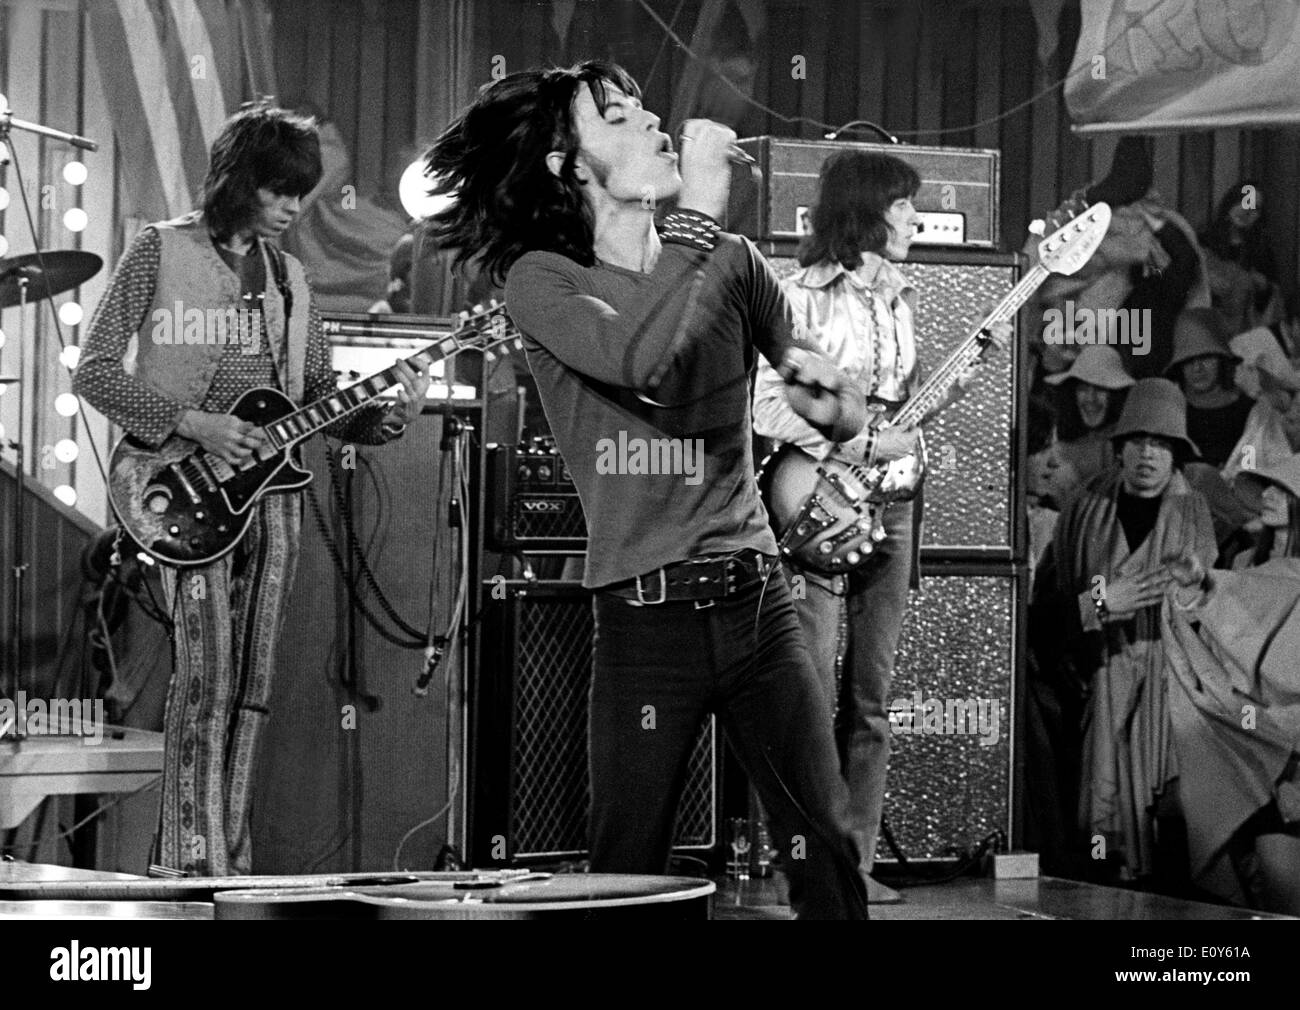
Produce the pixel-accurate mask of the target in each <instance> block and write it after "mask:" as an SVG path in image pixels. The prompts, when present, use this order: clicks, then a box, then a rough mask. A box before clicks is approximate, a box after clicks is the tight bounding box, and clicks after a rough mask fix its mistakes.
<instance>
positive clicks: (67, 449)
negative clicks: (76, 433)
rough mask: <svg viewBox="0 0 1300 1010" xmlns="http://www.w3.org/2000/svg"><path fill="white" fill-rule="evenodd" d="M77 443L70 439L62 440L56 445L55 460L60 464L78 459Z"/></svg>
mask: <svg viewBox="0 0 1300 1010" xmlns="http://www.w3.org/2000/svg"><path fill="white" fill-rule="evenodd" d="M77 452H78V450H77V443H76V442H74V441H72V439H70V438H61V439H59V441H57V442H56V443H54V458H55V459H57V460H58V461H59V462H60V463H71V462H72V461H73V460H74V459H76V458H77Z"/></svg>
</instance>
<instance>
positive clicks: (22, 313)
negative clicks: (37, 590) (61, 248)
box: [8, 274, 35, 740]
mask: <svg viewBox="0 0 1300 1010" xmlns="http://www.w3.org/2000/svg"><path fill="white" fill-rule="evenodd" d="M28 283H29V281H28V278H27V277H26V276H25V275H24V274H20V275H19V277H18V368H17V372H16V374H17V376H18V382H17V383H16V385H17V386H18V431H17V432H16V433H15V436H16V437H13V438H10V439H9V440H8V441H9V446H10V448H12V449H13V451H14V507H13V543H12V548H11V549H12V554H13V588H12V590H11V592H10V594H9V656H10V667H9V668H10V669H11V670H13V686H14V706H15V713H14V714H15V720H14V730H13V732H14V739H15V740H22V739H23V737H25V736H26V735H27V734H26V733H25V730H26V725H27V720H26V719H25V718H22V717H18V716H17V709H18V708H19V707H21V706H20V701H21V699H20V697H19V695H20V694H21V691H22V682H21V680H20V679H19V678H20V677H21V676H22V672H23V636H22V629H23V595H24V594H23V588H24V583H23V577H24V576H25V575H26V574H27V560H26V551H25V550H24V547H25V546H26V545H25V544H24V542H23V511H24V506H25V505H26V502H25V500H24V499H25V498H26V496H27V480H26V476H27V475H26V463H25V460H24V458H23V457H24V452H23V415H24V413H25V408H26V399H27V394H26V390H27V379H26V377H25V376H24V375H23V344H24V342H25V341H26V339H27V285H28ZM28 686H29V687H32V686H35V685H33V684H31V683H29V684H28Z"/></svg>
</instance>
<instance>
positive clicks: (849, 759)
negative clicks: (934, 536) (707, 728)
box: [791, 502, 912, 873]
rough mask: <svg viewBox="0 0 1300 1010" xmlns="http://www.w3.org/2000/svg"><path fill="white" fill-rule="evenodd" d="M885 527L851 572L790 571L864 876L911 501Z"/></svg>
mask: <svg viewBox="0 0 1300 1010" xmlns="http://www.w3.org/2000/svg"><path fill="white" fill-rule="evenodd" d="M884 523H885V532H886V534H887V535H886V537H885V539H884V540H882V541H880V543H878V544H877V545H876V548H875V551H874V552H873V553H872V555H871V557H870V559H869V560H868V561H867V563H866V564H865V565H863V566H862V567H861V568H860V569H858V570H856V571H853V572H850V573H848V574H846V575H834V576H822V575H818V574H816V573H814V572H802V573H801V572H798V569H796V568H791V572H792V573H797V574H802V575H803V577H804V580H805V584H804V594H803V595H802V597H801V598H799V599H797V600H796V601H795V609H796V611H797V612H798V614H799V620H800V623H801V624H802V626H803V633H804V640H805V641H806V642H807V643H808V651H809V652H810V653H811V654H812V657H813V665H814V667H815V668H816V670H817V673H818V674H819V675H820V677H821V678H822V684H823V686H824V688H825V690H826V694H827V697H828V698H829V699H832V701H831V709H834V712H835V719H834V721H835V726H836V737H837V740H838V743H839V747H840V754H841V759H842V761H841V768H842V769H843V774H844V780H845V782H847V783H848V787H849V823H850V825H851V827H852V829H853V837H854V839H855V840H856V841H857V843H858V848H859V850H861V853H862V870H863V872H864V873H870V872H871V869H872V866H873V865H874V863H875V853H876V838H877V836H878V835H879V833H880V816H881V813H882V812H883V810H884V807H885V773H886V771H887V770H888V768H889V751H890V742H891V740H892V739H893V734H892V732H891V730H890V727H889V705H890V699H889V692H890V688H891V685H892V684H893V681H894V657H895V655H897V653H898V640H899V636H900V635H901V633H902V630H903V616H904V610H905V609H906V607H907V587H908V582H909V581H910V578H911V574H912V504H911V502H899V503H897V504H895V505H894V506H893V507H892V508H890V509H889V510H888V511H887V512H886V513H885V518H884ZM837 691H838V692H839V694H838V695H837V694H836V692H837ZM836 698H838V700H839V702H840V704H839V705H838V706H836V705H835V701H834V699H836ZM831 709H828V718H829V717H830V711H831Z"/></svg>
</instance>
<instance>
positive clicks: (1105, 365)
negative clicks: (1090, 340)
mask: <svg viewBox="0 0 1300 1010" xmlns="http://www.w3.org/2000/svg"><path fill="white" fill-rule="evenodd" d="M1066 379H1078V380H1079V381H1080V382H1086V383H1088V384H1089V385H1090V386H1100V387H1101V388H1102V389H1111V390H1114V389H1127V388H1128V387H1129V386H1131V385H1133V383H1134V382H1135V381H1137V380H1135V379H1134V378H1133V376H1131V375H1129V374H1128V372H1126V371H1125V370H1124V359H1123V358H1121V357H1120V356H1119V351H1117V350H1115V348H1113V347H1110V346H1108V345H1106V344H1088V345H1087V346H1086V347H1084V349H1083V350H1081V351H1080V352H1079V356H1078V357H1077V358H1075V359H1074V364H1073V365H1071V366H1070V370H1069V371H1068V372H1057V373H1056V374H1055V375H1049V376H1048V377H1047V378H1046V379H1045V380H1043V381H1045V382H1048V383H1050V384H1051V385H1053V386H1059V385H1060V384H1061V383H1062V382H1064V381H1065V380H1066Z"/></svg>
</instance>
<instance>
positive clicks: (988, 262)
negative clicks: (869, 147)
mask: <svg viewBox="0 0 1300 1010" xmlns="http://www.w3.org/2000/svg"><path fill="white" fill-rule="evenodd" d="M759 248H760V249H761V250H762V251H763V253H764V254H765V255H766V256H767V257H768V260H769V262H770V263H771V264H772V267H773V269H774V270H775V271H776V273H777V275H778V276H779V277H781V278H785V277H788V276H790V275H791V274H793V273H794V272H795V271H797V270H798V269H799V264H798V261H797V260H796V259H795V258H794V257H795V252H796V247H795V245H794V244H793V243H770V242H768V243H760V244H759ZM903 272H904V273H905V274H906V275H907V277H908V279H909V281H910V282H911V283H912V285H913V286H914V287H915V288H916V291H917V296H918V302H917V312H916V324H917V325H916V342H917V353H918V356H919V358H920V363H921V368H922V369H923V370H924V372H925V374H927V375H928V374H931V373H932V372H933V371H934V370H935V369H937V368H938V367H939V365H940V364H941V363H942V362H943V359H944V358H945V357H946V356H947V355H948V354H949V353H950V352H951V351H952V350H953V348H955V347H956V346H957V344H959V343H960V342H961V341H962V340H963V339H964V338H965V337H966V335H967V333H968V332H969V329H970V327H972V326H973V325H975V324H976V323H978V322H979V321H980V319H981V318H982V315H981V309H982V308H983V307H984V306H986V305H992V304H993V303H996V302H997V301H999V300H1000V299H1001V298H1002V296H1003V295H1005V294H1006V293H1007V292H1008V291H1009V290H1010V289H1011V288H1012V286H1014V284H1015V283H1016V281H1017V280H1018V279H1019V277H1020V268H1019V265H1018V259H1017V257H1016V256H1014V255H1011V254H1007V253H994V252H980V251H971V250H965V249H946V250H943V251H942V252H938V251H935V250H923V249H916V248H913V250H912V255H911V256H910V257H909V258H908V261H907V262H906V263H905V264H903ZM1018 344H1019V341H1018V340H1013V341H1012V347H1011V349H1010V350H1008V351H997V350H990V351H989V352H988V356H987V358H986V360H985V361H984V363H983V364H982V365H981V366H980V370H979V374H978V376H977V377H976V379H975V381H974V382H973V383H972V384H971V386H970V388H969V389H968V390H967V392H966V395H965V396H964V397H963V398H962V399H961V400H960V401H958V402H957V403H956V404H955V405H953V406H952V407H950V408H949V409H947V410H945V411H944V412H943V413H942V414H940V415H939V416H938V417H937V418H935V419H934V420H933V421H931V422H930V423H928V424H927V425H926V426H925V441H926V446H927V449H928V451H929V469H928V471H927V473H926V477H925V481H924V484H923V486H922V487H923V491H922V493H923V494H924V496H925V527H924V534H923V539H922V541H921V543H922V547H924V548H928V549H940V550H943V551H944V552H946V553H954V554H957V555H961V556H963V557H966V558H969V559H971V560H976V559H978V560H985V561H990V562H1006V561H1011V560H1012V558H1013V557H1018V556H1019V555H1020V554H1021V553H1023V552H1021V551H1017V550H1015V549H1014V548H1015V547H1016V546H1017V545H1018V543H1019V538H1020V534H1019V533H1018V525H1019V524H1018V523H1017V520H1016V517H1017V516H1018V515H1019V514H1020V511H1021V510H1020V509H1019V508H1018V507H1017V502H1018V501H1019V499H1020V497H1021V495H1020V492H1019V489H1018V480H1019V476H1018V467H1017V466H1016V460H1017V459H1018V458H1019V454H1018V452H1017V448H1016V447H1017V434H1016V433H1017V432H1019V431H1020V430H1023V422H1022V421H1020V420H1019V419H1020V418H1021V416H1022V412H1023V405H1022V404H1021V402H1020V395H1019V390H1018V388H1017V384H1016V382H1015V381H1014V377H1015V376H1016V375H1018V374H1019V362H1018V360H1017V358H1018Z"/></svg>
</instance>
